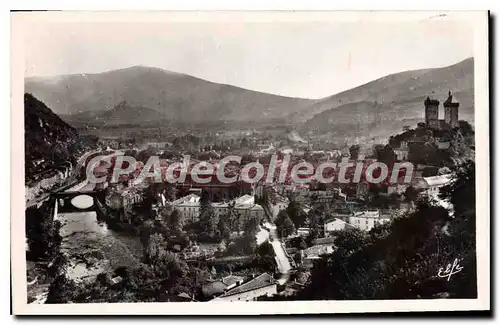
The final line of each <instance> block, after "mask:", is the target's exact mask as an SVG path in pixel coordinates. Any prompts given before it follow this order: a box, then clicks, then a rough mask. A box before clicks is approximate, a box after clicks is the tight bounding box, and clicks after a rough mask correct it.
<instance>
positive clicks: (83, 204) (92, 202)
mask: <svg viewBox="0 0 500 325" xmlns="http://www.w3.org/2000/svg"><path fill="white" fill-rule="evenodd" d="M51 196H52V199H54V200H55V201H56V209H57V211H55V214H56V215H57V214H58V213H71V212H89V211H96V212H98V213H103V212H104V211H103V204H102V202H104V191H95V190H92V191H69V192H57V193H52V195H51Z"/></svg>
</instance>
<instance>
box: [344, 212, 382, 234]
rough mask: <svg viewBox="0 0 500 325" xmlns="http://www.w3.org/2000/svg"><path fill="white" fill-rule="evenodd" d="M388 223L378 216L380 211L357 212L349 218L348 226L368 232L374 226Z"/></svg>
mask: <svg viewBox="0 0 500 325" xmlns="http://www.w3.org/2000/svg"><path fill="white" fill-rule="evenodd" d="M390 221H391V219H389V218H385V217H383V216H382V215H381V214H380V210H367V211H359V212H355V213H354V214H353V215H352V216H350V217H349V224H350V225H352V226H354V227H356V228H358V229H360V230H363V231H370V230H372V229H373V227H375V226H376V225H379V224H384V223H387V222H390Z"/></svg>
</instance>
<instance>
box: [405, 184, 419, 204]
mask: <svg viewBox="0 0 500 325" xmlns="http://www.w3.org/2000/svg"><path fill="white" fill-rule="evenodd" d="M417 199H418V192H417V190H416V189H415V188H414V187H413V186H411V185H410V186H408V188H407V189H406V190H405V200H406V201H408V202H416V201H417Z"/></svg>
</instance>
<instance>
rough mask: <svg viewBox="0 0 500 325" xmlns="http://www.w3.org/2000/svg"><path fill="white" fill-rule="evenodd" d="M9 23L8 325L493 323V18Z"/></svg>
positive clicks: (329, 15)
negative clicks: (146, 317)
mask: <svg viewBox="0 0 500 325" xmlns="http://www.w3.org/2000/svg"><path fill="white" fill-rule="evenodd" d="M11 18H12V121H11V123H12V130H13V132H12V167H13V170H12V216H11V220H12V263H11V266H12V274H13V278H12V286H13V288H12V293H13V312H14V313H15V314H18V315H23V314H61V315H64V314H165V315H208V314H218V315H235V314H314V313H331V314H337V313H375V312H412V311H461V310H480V311H488V310H489V309H490V259H489V258H490V237H489V234H490V230H489V228H490V205H489V204H490V203H489V197H490V193H489V191H490V189H489V97H488V96H489V80H488V69H489V68H488V19H489V16H488V12H480V11H477V12H466V11H463V12H404V11H399V12H154V11H150V12H119V11H118V12H64V11H60V12H14V13H12V14H11ZM23 112H24V114H23ZM476 167H477V169H476Z"/></svg>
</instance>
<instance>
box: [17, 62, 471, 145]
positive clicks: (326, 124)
mask: <svg viewBox="0 0 500 325" xmlns="http://www.w3.org/2000/svg"><path fill="white" fill-rule="evenodd" d="M25 87H26V90H27V91H29V92H32V93H33V94H35V95H36V96H37V97H39V98H40V99H42V100H43V101H44V102H46V103H48V105H49V106H50V107H52V108H53V109H54V111H55V112H56V113H57V114H59V115H61V116H63V117H64V119H65V120H66V121H68V122H70V123H71V124H72V125H75V126H80V125H81V123H86V122H87V121H94V122H96V121H99V122H103V121H105V122H106V125H113V124H120V123H122V124H129V123H130V122H133V123H141V122H146V121H160V122H161V121H162V120H169V121H172V122H188V123H189V122H194V123H198V122H214V121H223V120H225V121H235V122H242V123H249V122H257V125H261V124H260V123H262V122H269V121H273V120H275V119H282V120H284V121H286V122H287V123H292V124H293V125H294V126H295V128H296V129H297V130H299V131H300V133H302V132H307V131H317V132H319V133H331V134H332V135H333V136H340V137H343V138H352V137H358V138H368V137H377V136H380V137H382V138H383V137H386V135H387V134H393V133H394V132H398V131H400V130H401V128H402V127H403V126H405V125H409V126H414V125H415V124H416V123H417V122H419V121H422V120H423V118H424V110H423V100H424V99H425V98H426V97H427V96H431V97H434V98H436V99H438V100H440V101H441V103H442V102H443V101H444V100H445V99H446V97H447V94H448V90H451V91H452V92H453V96H454V98H455V100H456V101H458V102H460V109H459V111H460V112H459V119H463V120H467V121H469V122H470V123H472V124H473V123H474V60H473V58H469V59H466V60H464V61H462V62H459V63H457V64H454V65H451V66H448V67H443V68H432V69H423V70H412V71H404V72H400V73H395V74H391V75H388V76H385V77H382V78H379V79H377V80H374V81H371V82H368V83H366V84H364V85H361V86H359V87H355V88H353V89H350V90H347V91H344V92H341V93H339V94H336V95H333V96H329V97H325V98H322V99H301V98H291V97H282V96H277V95H271V94H266V93H261V92H256V91H251V90H246V89H242V88H238V87H234V86H229V85H223V84H218V83H213V82H209V81H206V80H202V79H199V78H195V77H192V76H188V75H185V74H179V73H173V72H170V71H166V70H162V69H157V68H149V67H143V66H135V67H131V68H126V69H120V70H113V71H109V72H104V73H98V74H75V75H64V76H57V77H48V78H28V79H26V81H25ZM318 114H319V115H318ZM440 114H441V116H443V114H444V113H443V112H441V113H440ZM273 123H274V122H273ZM234 125H236V124H234ZM238 125H239V124H238Z"/></svg>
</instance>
